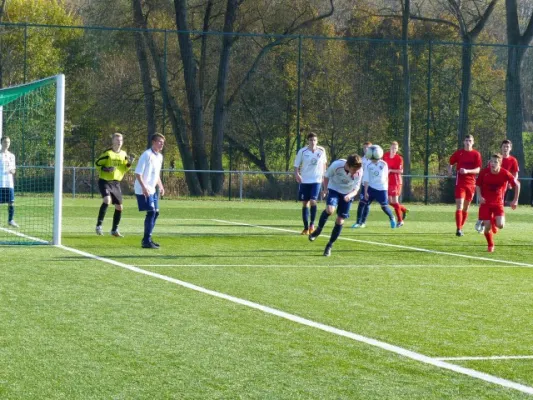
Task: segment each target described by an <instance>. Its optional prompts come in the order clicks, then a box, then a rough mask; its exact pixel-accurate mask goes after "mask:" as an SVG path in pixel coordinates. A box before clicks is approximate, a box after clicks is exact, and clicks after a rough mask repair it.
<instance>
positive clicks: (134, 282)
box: [0, 198, 533, 399]
mask: <svg viewBox="0 0 533 400" xmlns="http://www.w3.org/2000/svg"><path fill="white" fill-rule="evenodd" d="M99 205H100V200H99V199H97V198H95V199H92V200H90V199H76V200H72V199H66V200H65V204H64V208H63V213H64V221H63V245H64V246H63V247H52V246H2V247H0V248H1V251H2V267H1V271H2V279H1V280H0V298H1V302H0V318H1V321H2V334H1V335H0V366H1V367H0V398H3V399H41V398H43V399H44V398H46V399H102V398H110V399H170V398H173V399H522V398H531V396H532V395H533V335H532V332H533V322H532V321H533V245H532V244H533V239H531V232H532V227H533V208H531V207H526V206H522V207H520V208H519V209H517V210H515V211H512V210H510V209H506V214H507V226H506V228H505V229H503V230H502V231H500V232H499V233H498V234H497V235H496V236H495V243H496V251H495V252H494V253H487V245H486V241H485V238H484V236H483V235H479V234H477V233H476V232H475V231H474V227H473V226H474V222H475V220H476V216H477V207H473V208H472V209H471V212H470V216H469V221H468V222H467V224H466V226H465V236H464V237H461V238H459V237H456V236H455V220H454V210H455V206H454V205H438V206H423V205H409V208H410V210H411V212H410V213H409V216H408V218H407V219H406V223H405V226H404V227H402V228H398V229H394V230H393V229H390V227H389V224H388V219H387V218H386V216H385V215H384V214H383V213H382V211H381V210H380V208H379V207H376V206H372V209H371V213H370V216H369V219H368V224H367V228H365V229H360V230H353V229H351V228H349V226H351V224H352V223H353V222H354V217H353V215H352V217H351V218H350V219H349V220H348V221H347V223H346V227H345V229H344V230H343V232H342V234H341V237H340V239H339V240H338V241H337V243H336V244H335V246H334V247H333V253H332V256H331V257H329V258H328V257H323V256H322V252H323V250H324V246H325V244H326V242H327V238H328V237H329V234H330V232H331V229H332V228H333V224H334V218H333V217H331V218H330V220H329V221H328V224H327V225H326V228H325V230H324V232H323V234H322V235H321V236H320V237H319V238H318V239H317V240H316V241H315V242H313V243H311V242H309V241H308V240H307V237H305V236H301V235H300V234H299V233H300V231H301V229H302V226H301V225H302V224H301V211H300V210H301V206H300V204H299V203H297V202H251V201H250V202H228V201H207V200H205V201H202V200H197V201H181V200H163V201H161V203H160V208H161V216H160V217H159V219H158V221H157V226H156V228H155V231H154V240H156V241H157V242H158V243H160V244H161V249H158V250H154V249H142V248H141V246H140V241H141V236H142V231H143V219H144V213H139V212H138V211H137V209H136V204H135V202H134V200H132V199H127V200H126V201H125V211H124V214H123V215H124V216H123V219H122V223H121V226H120V229H121V232H122V233H123V234H124V235H125V237H124V238H115V237H111V236H110V235H109V234H108V233H109V229H110V224H111V219H112V210H111V209H110V211H109V212H108V215H107V218H106V221H105V223H104V227H105V232H106V235H105V236H96V235H95V233H94V226H95V222H96V215H97V212H98V207H99ZM322 208H323V204H320V205H319V213H320V212H321V211H322ZM352 211H353V213H355V210H352Z"/></svg>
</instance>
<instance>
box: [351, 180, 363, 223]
mask: <svg viewBox="0 0 533 400" xmlns="http://www.w3.org/2000/svg"><path fill="white" fill-rule="evenodd" d="M364 208H365V194H364V191H363V189H362V188H361V189H360V191H359V204H357V216H356V219H355V223H354V224H353V225H352V228H362V226H361V224H362V223H361V219H362V217H363V210H364Z"/></svg>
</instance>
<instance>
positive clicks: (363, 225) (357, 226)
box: [352, 223, 366, 229]
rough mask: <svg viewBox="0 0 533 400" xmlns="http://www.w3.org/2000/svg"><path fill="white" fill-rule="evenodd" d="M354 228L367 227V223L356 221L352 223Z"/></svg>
mask: <svg viewBox="0 0 533 400" xmlns="http://www.w3.org/2000/svg"><path fill="white" fill-rule="evenodd" d="M352 228H355V229H358V228H366V225H365V224H358V223H355V224H353V225H352Z"/></svg>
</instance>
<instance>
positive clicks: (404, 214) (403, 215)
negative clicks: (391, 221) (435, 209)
mask: <svg viewBox="0 0 533 400" xmlns="http://www.w3.org/2000/svg"><path fill="white" fill-rule="evenodd" d="M409 211H410V210H409V209H408V208H406V209H405V211H404V212H403V213H402V219H405V217H407V214H409Z"/></svg>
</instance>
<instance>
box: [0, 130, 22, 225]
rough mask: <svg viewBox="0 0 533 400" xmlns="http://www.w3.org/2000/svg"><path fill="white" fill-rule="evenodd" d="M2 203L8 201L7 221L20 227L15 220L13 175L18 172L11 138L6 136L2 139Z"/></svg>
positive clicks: (0, 178) (0, 159)
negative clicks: (10, 149)
mask: <svg viewBox="0 0 533 400" xmlns="http://www.w3.org/2000/svg"><path fill="white" fill-rule="evenodd" d="M0 143H1V144H2V146H1V148H0V204H4V203H7V214H8V216H7V223H8V224H9V225H10V226H12V227H14V228H18V224H17V223H16V222H15V221H14V219H13V218H14V216H15V185H14V181H13V175H15V172H16V169H17V167H16V164H15V155H14V154H13V153H11V152H10V151H9V150H8V149H9V146H10V145H11V139H10V138H9V137H8V136H4V137H3V138H2V140H1V141H0Z"/></svg>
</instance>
